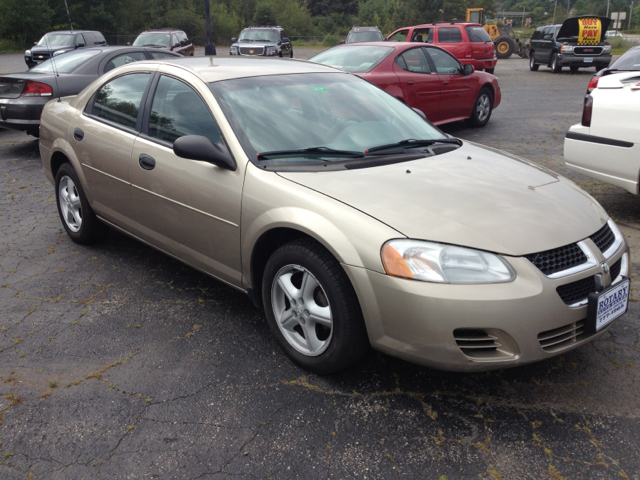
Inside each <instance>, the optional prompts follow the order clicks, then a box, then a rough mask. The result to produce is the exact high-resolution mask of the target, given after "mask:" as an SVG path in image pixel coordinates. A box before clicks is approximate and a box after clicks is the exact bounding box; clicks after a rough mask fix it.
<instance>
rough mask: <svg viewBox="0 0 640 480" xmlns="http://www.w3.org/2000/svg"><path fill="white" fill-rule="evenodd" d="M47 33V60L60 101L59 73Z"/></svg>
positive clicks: (45, 37)
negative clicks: (48, 57) (48, 54)
mask: <svg viewBox="0 0 640 480" xmlns="http://www.w3.org/2000/svg"><path fill="white" fill-rule="evenodd" d="M65 3H67V0H65ZM48 35H49V34H48V33H45V34H44V39H45V40H44V41H45V43H46V45H47V47H48V48H49V51H50V52H51V58H50V59H49V61H50V62H51V70H53V79H54V80H55V82H56V90H57V91H58V101H60V99H61V98H62V94H61V92H60V85H58V77H59V76H60V74H59V73H58V69H57V68H56V59H55V57H54V56H53V49H52V48H51V43H49V37H48Z"/></svg>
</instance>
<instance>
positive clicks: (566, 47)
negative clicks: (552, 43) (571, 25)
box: [560, 45, 573, 53]
mask: <svg viewBox="0 0 640 480" xmlns="http://www.w3.org/2000/svg"><path fill="white" fill-rule="evenodd" d="M560 51H561V52H562V53H573V45H562V47H560Z"/></svg>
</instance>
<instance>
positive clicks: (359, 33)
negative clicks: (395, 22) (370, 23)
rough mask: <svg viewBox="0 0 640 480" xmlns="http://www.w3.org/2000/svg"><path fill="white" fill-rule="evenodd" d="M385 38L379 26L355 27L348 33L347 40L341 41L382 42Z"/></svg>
mask: <svg viewBox="0 0 640 480" xmlns="http://www.w3.org/2000/svg"><path fill="white" fill-rule="evenodd" d="M383 40H384V37H383V36H382V32H381V31H380V29H379V28H378V27H353V28H352V29H351V31H350V32H349V35H347V41H346V42H340V43H360V42H382V41H383Z"/></svg>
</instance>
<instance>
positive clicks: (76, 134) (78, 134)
mask: <svg viewBox="0 0 640 480" xmlns="http://www.w3.org/2000/svg"><path fill="white" fill-rule="evenodd" d="M73 138H75V139H76V140H77V141H78V142H79V141H80V140H82V139H83V138H84V132H83V131H82V130H80V129H79V128H75V129H74V130H73Z"/></svg>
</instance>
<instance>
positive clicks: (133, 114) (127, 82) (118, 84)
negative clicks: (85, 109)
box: [89, 73, 151, 130]
mask: <svg viewBox="0 0 640 480" xmlns="http://www.w3.org/2000/svg"><path fill="white" fill-rule="evenodd" d="M150 77H151V75H150V74H148V73H132V74H130V75H123V76H121V77H117V78H114V79H113V80H111V81H110V82H108V83H106V84H104V85H103V86H102V87H101V88H100V89H99V90H98V91H97V92H96V93H95V98H94V101H93V105H91V104H90V105H91V109H90V111H89V113H90V114H91V115H92V116H94V117H96V118H99V119H101V120H106V121H107V122H108V123H112V124H115V125H117V126H119V127H124V128H126V129H127V130H135V129H136V123H137V120H138V111H139V110H140V104H141V103H142V96H143V94H144V91H145V89H146V88H147V83H148V82H149V78H150Z"/></svg>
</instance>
